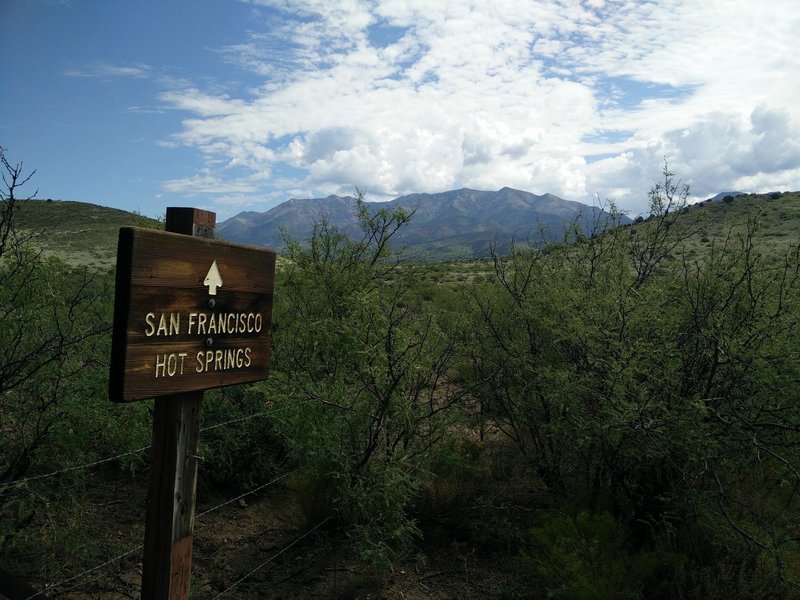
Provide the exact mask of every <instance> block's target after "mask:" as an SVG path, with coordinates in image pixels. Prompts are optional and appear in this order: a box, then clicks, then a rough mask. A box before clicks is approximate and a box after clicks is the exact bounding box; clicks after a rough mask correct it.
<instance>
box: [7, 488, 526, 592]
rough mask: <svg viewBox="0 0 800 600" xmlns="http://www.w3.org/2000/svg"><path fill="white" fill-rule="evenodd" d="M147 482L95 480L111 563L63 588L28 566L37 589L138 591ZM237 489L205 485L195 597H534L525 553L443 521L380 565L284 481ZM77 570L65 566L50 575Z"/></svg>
mask: <svg viewBox="0 0 800 600" xmlns="http://www.w3.org/2000/svg"><path fill="white" fill-rule="evenodd" d="M146 485H147V482H146V477H143V478H141V479H138V480H134V481H130V480H127V481H123V482H119V481H117V482H113V481H111V482H108V483H101V484H98V485H95V486H93V487H92V494H91V497H90V500H89V501H88V502H87V503H86V505H85V507H84V514H83V518H82V519H81V522H82V527H83V528H85V531H86V534H87V536H88V537H91V538H92V539H97V540H100V543H101V545H102V546H103V553H104V554H103V555H104V556H105V557H106V558H105V559H101V561H100V562H103V561H104V560H107V561H110V562H109V564H107V565H103V566H102V567H100V568H97V569H96V570H94V571H92V572H90V573H86V574H83V575H82V576H80V577H79V578H76V579H74V580H72V581H69V582H67V583H65V584H64V585H62V586H61V587H59V588H49V583H48V581H45V580H44V579H42V578H40V577H37V576H36V574H31V573H24V572H20V573H19V574H20V575H22V576H24V577H25V579H26V580H27V581H28V582H29V583H30V584H31V585H32V586H34V587H35V588H36V589H42V588H47V591H46V594H47V597H48V598H64V599H70V600H78V599H81V600H84V599H89V598H91V599H94V600H112V599H114V600H117V599H129V598H139V586H140V582H141V571H142V550H141V548H140V547H139V548H137V546H140V545H141V544H142V542H143V540H144V506H145V497H146ZM235 495H236V493H235V491H231V490H224V489H219V488H209V487H201V489H200V490H199V491H198V499H197V509H196V515H198V517H197V520H196V523H195V532H194V546H193V557H192V583H191V597H192V598H196V599H206V598H209V599H213V598H217V597H222V598H230V599H245V598H247V599H249V598H254V599H255V598H259V599H260V598H264V599H275V600H277V599H287V600H288V599H301V598H303V599H305V598H310V599H313V598H341V599H347V598H353V599H355V598H363V599H395V598H398V599H407V600H416V599H426V600H431V599H436V600H438V599H442V600H444V599H451V598H467V599H471V598H474V599H479V598H497V599H512V598H528V597H534V596H531V595H529V594H528V593H527V588H526V584H525V581H524V578H523V577H521V576H520V574H519V573H518V561H517V560H516V559H509V558H506V557H502V556H486V555H480V554H479V553H478V552H476V551H475V550H474V549H471V548H469V546H468V545H465V544H459V543H457V542H455V541H453V540H443V539H442V537H443V536H442V534H441V531H439V533H437V535H436V536H434V537H438V538H439V540H438V541H436V543H431V542H430V540H428V542H425V541H424V540H423V542H422V543H421V546H420V548H419V553H418V554H417V556H415V557H413V558H412V559H409V560H407V561H403V562H401V563H399V564H396V565H395V566H394V568H393V569H391V570H385V571H381V572H376V571H375V570H373V569H370V568H369V567H367V566H366V565H364V564H362V563H360V562H359V560H358V559H357V556H356V555H355V553H354V551H353V550H352V549H351V548H350V547H349V545H348V541H347V538H346V537H345V536H344V534H343V533H342V532H341V531H340V530H339V529H338V528H337V527H336V524H335V522H334V521H333V520H331V521H329V522H327V523H325V524H323V525H322V526H320V527H318V528H315V525H319V523H316V524H314V523H312V524H309V523H308V522H307V521H306V519H305V518H304V517H303V516H302V515H301V514H300V511H299V510H298V508H297V502H296V500H295V498H294V497H293V492H292V490H291V489H290V488H289V487H288V486H286V485H284V483H283V482H280V483H277V484H275V485H273V486H270V487H268V488H266V489H264V490H263V491H261V492H258V493H256V494H252V495H249V496H247V497H245V498H243V499H242V500H241V501H239V500H235V501H233V502H230V503H227V504H224V506H219V505H220V504H223V503H225V502H226V501H227V500H229V499H230V498H232V497H234V496H235ZM217 507H218V508H217ZM210 509H213V510H210ZM209 510H210V512H207V513H206V514H203V513H205V512H206V511H209ZM132 549H135V550H134V551H133V552H131V553H130V554H128V555H126V556H124V557H122V558H116V557H118V556H120V554H122V553H123V552H126V551H128V550H132ZM115 558H116V559H115ZM111 559H115V560H111ZM98 564H100V563H98ZM73 575H75V573H71V572H67V571H64V572H62V573H61V574H60V577H57V578H53V579H52V580H51V582H50V583H52V582H53V581H61V582H63V581H64V580H65V579H68V578H70V577H72V576H73ZM0 597H2V595H0Z"/></svg>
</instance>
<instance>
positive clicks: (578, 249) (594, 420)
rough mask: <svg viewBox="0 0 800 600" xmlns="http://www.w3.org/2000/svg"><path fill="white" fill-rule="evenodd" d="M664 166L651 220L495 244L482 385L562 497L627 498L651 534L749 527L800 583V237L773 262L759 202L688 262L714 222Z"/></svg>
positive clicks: (642, 536) (609, 503)
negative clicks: (697, 217)
mask: <svg viewBox="0 0 800 600" xmlns="http://www.w3.org/2000/svg"><path fill="white" fill-rule="evenodd" d="M663 176H664V183H663V184H662V185H660V186H655V187H654V188H653V191H652V192H651V204H652V209H653V210H652V214H651V218H650V220H649V221H646V222H644V223H641V224H640V225H638V226H636V227H632V228H615V229H614V228H609V229H606V230H601V231H599V232H598V233H597V234H595V235H593V236H585V237H581V238H578V241H577V242H576V243H575V244H574V245H571V246H562V247H556V246H550V247H547V248H544V249H535V248H529V249H517V250H515V251H514V252H513V254H512V255H510V256H508V257H501V256H495V258H494V264H495V274H496V283H495V285H494V286H493V287H487V288H486V289H485V290H484V291H483V292H482V293H480V294H476V296H475V300H474V302H473V307H472V318H473V321H472V326H471V328H470V329H471V330H472V338H471V339H472V340H473V342H474V343H475V344H476V345H477V347H476V349H475V350H474V351H473V352H472V356H473V357H474V373H475V385H476V389H477V393H478V394H479V396H480V399H481V402H482V404H483V405H484V406H486V407H487V409H488V410H487V413H486V416H487V418H488V419H490V422H491V423H492V424H494V425H495V426H496V427H497V428H499V430H500V431H501V432H503V433H504V434H505V436H507V437H508V438H509V439H510V440H512V441H513V442H514V443H515V445H516V446H517V448H518V449H519V451H520V454H521V456H522V457H524V459H526V461H527V462H528V464H529V465H531V467H532V468H534V469H535V470H536V472H537V473H538V475H539V477H540V479H541V481H542V482H543V483H544V484H545V485H546V487H547V489H548V490H549V493H550V497H551V499H553V500H554V501H556V502H557V501H559V500H558V499H563V498H581V499H583V500H582V502H583V506H584V507H585V508H586V509H588V510H590V511H601V510H608V511H610V512H611V513H612V514H613V515H614V517H615V518H616V519H618V520H619V521H620V522H622V523H624V524H625V525H626V527H627V528H628V530H629V532H630V535H631V538H632V543H634V544H639V545H641V544H654V543H656V542H657V541H658V540H662V539H669V540H672V543H674V544H676V545H678V544H680V543H681V542H685V541H686V540H685V538H682V537H681V536H684V535H686V532H687V531H691V532H693V534H692V535H695V536H699V537H706V538H707V539H709V540H713V541H712V542H709V543H712V544H717V543H719V544H725V543H726V542H723V541H722V540H725V539H726V538H727V537H728V536H730V535H733V536H735V537H738V538H740V539H741V540H743V541H744V542H745V543H746V546H745V547H747V548H749V550H747V551H748V552H751V553H753V555H754V556H761V558H760V559H759V560H761V561H764V560H768V561H770V562H771V564H772V566H773V571H772V573H773V576H774V578H775V579H774V586H776V587H773V588H772V589H773V590H775V589H779V588H780V589H785V588H781V586H782V585H784V584H782V583H780V582H782V581H783V582H786V581H789V580H790V579H792V578H795V579H796V578H797V577H798V555H797V550H796V548H795V547H794V544H795V542H793V541H792V540H793V539H794V538H793V536H794V535H795V534H794V533H793V532H796V531H797V527H798V525H800V523H798V521H797V519H796V515H797V514H798V509H800V497H799V496H798V491H799V490H800V476H799V475H800V470H799V468H800V428H798V425H797V424H798V423H800V408H798V406H797V403H796V402H794V401H793V400H792V399H791V397H792V396H793V394H794V391H793V390H794V389H795V388H796V384H797V382H798V381H800V370H799V369H800V367H798V365H800V355H798V350H797V348H796V345H795V344H793V343H792V340H793V339H795V337H796V336H797V335H798V334H799V333H800V331H798V322H797V319H796V314H797V309H798V307H797V304H798V302H800V280H798V273H799V272H800V259H799V258H798V251H797V249H796V248H795V249H794V250H793V251H792V252H791V253H789V254H788V255H787V256H786V257H785V260H784V261H783V262H782V263H781V264H778V265H775V264H774V262H768V261H766V260H765V258H764V257H763V256H762V255H761V253H760V251H759V248H758V246H757V244H756V241H755V236H754V232H755V230H756V228H757V218H756V216H754V218H752V219H751V220H750V221H749V222H748V223H745V224H743V226H741V227H737V228H734V229H732V230H731V233H730V234H729V236H728V238H727V239H726V240H721V241H719V242H718V243H715V244H714V245H713V247H712V249H711V252H710V254H708V255H707V256H705V257H703V259H702V260H697V261H695V262H692V261H690V260H689V259H684V260H683V261H681V260H671V259H670V256H671V255H672V254H673V253H676V252H677V251H678V250H679V249H680V248H681V245H682V243H683V241H684V240H685V239H686V238H687V236H688V235H689V233H691V232H692V231H693V230H694V229H695V228H696V227H697V223H696V222H695V221H692V220H688V221H687V220H685V219H682V218H680V217H678V213H679V212H680V211H678V210H676V209H677V208H680V207H681V206H682V202H683V201H684V200H685V198H686V195H687V194H688V189H686V188H683V191H680V192H679V187H678V185H677V184H675V183H674V180H673V175H672V173H671V172H670V171H669V169H668V168H667V167H666V166H665V168H664V171H663ZM681 216H685V215H681ZM681 532H683V533H681ZM691 558H692V559H693V560H695V561H700V562H701V563H702V562H703V561H708V560H709V558H708V555H707V554H704V553H703V552H698V553H697V554H696V555H694V556H693V557H691ZM704 564H705V563H704Z"/></svg>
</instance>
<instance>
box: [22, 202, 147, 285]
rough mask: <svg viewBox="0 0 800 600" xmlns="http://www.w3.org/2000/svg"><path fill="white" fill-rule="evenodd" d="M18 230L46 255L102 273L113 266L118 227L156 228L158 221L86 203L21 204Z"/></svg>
mask: <svg viewBox="0 0 800 600" xmlns="http://www.w3.org/2000/svg"><path fill="white" fill-rule="evenodd" d="M18 209H19V210H18V212H17V215H16V219H17V227H18V230H19V232H20V233H21V234H23V235H30V236H32V238H31V242H32V244H33V245H34V246H35V247H38V248H41V249H42V250H43V251H44V253H45V254H48V255H55V256H58V257H59V258H61V259H62V260H64V261H65V262H67V263H68V264H72V265H86V266H89V267H90V268H93V269H98V270H104V269H108V268H111V267H113V266H114V264H115V262H116V256H117V237H118V234H119V228H120V227H131V226H136V227H157V226H158V225H159V223H158V221H156V220H155V219H150V218H148V217H144V216H141V215H137V214H135V213H131V212H127V211H124V210H118V209H115V208H107V207H105V206H98V205H96V204H88V203H86V202H70V201H56V200H52V201H51V200H24V201H20V202H19V204H18Z"/></svg>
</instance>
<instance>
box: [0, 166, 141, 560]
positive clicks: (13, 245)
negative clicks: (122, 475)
mask: <svg viewBox="0 0 800 600" xmlns="http://www.w3.org/2000/svg"><path fill="white" fill-rule="evenodd" d="M0 157H2V166H3V169H4V173H3V181H4V183H5V184H6V189H5V190H3V193H2V199H1V203H0V216H1V217H2V218H0V348H2V349H3V350H2V353H0V430H2V432H3V435H2V437H0V508H2V510H0V514H2V518H0V551H2V552H3V553H5V552H8V551H10V550H11V549H13V548H15V547H20V546H22V545H24V544H25V543H26V542H25V540H26V539H27V538H28V537H31V536H34V537H35V536H40V535H41V532H42V531H49V532H50V533H55V532H56V531H60V527H61V523H62V521H65V520H67V521H68V520H69V515H71V514H74V513H73V510H77V498H78V497H79V496H80V493H81V491H82V489H83V485H84V483H85V480H86V478H87V472H86V471H83V470H81V469H75V468H74V467H75V466H79V465H84V464H87V463H92V462H94V461H97V460H98V459H101V458H106V457H108V456H111V455H114V454H121V453H127V452H130V451H132V450H135V449H139V448H142V447H143V446H146V445H147V444H148V443H149V430H150V426H149V423H148V418H147V413H146V409H145V407H144V406H139V407H121V406H116V405H113V404H111V403H110V402H109V401H108V399H107V393H106V389H107V377H108V375H107V364H108V355H109V352H110V337H109V332H110V328H111V313H112V306H111V298H113V293H111V290H110V286H111V279H110V278H109V277H104V276H103V275H100V274H96V273H95V274H93V273H90V272H89V271H88V270H87V269H73V268H70V267H68V266H67V265H65V264H64V263H62V262H61V261H59V260H57V259H56V258H53V257H47V256H45V255H43V254H42V253H40V252H39V251H37V250H35V249H34V248H33V247H32V245H31V243H30V242H31V236H30V235H28V234H24V233H21V232H20V231H19V230H18V228H17V226H16V216H17V206H18V205H17V202H18V201H19V200H18V198H17V197H16V193H17V192H18V191H19V188H20V187H21V186H22V185H24V184H25V183H26V182H27V180H28V179H29V177H30V176H27V177H26V176H25V175H24V173H23V171H22V165H21V164H11V163H10V162H9V161H8V160H7V159H6V157H5V154H4V153H2V152H0ZM140 460H141V456H140V455H138V454H131V455H130V456H129V457H127V458H126V459H125V460H123V461H121V463H120V464H121V465H122V466H123V467H126V468H130V469H134V470H135V469H136V467H137V463H138V461H140ZM61 471H63V472H62V473H60V474H59V475H57V476H52V477H50V476H48V474H49V473H53V472H61ZM32 524H36V526H37V528H39V531H35V530H34V528H32V527H31V525H32ZM79 530H80V528H79V527H77V526H76V527H75V528H73V531H76V532H78V531H79ZM51 539H54V540H57V541H56V545H58V544H62V543H63V544H67V543H68V539H67V538H66V537H61V536H59V535H52V536H51ZM34 543H38V545H39V546H40V548H39V549H40V551H44V548H43V547H41V540H39V541H38V542H34Z"/></svg>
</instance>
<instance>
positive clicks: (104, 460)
mask: <svg viewBox="0 0 800 600" xmlns="http://www.w3.org/2000/svg"><path fill="white" fill-rule="evenodd" d="M150 448H151V446H144V447H142V448H139V449H137V450H131V451H130V452H125V453H123V454H117V455H116V456H109V457H107V458H101V459H100V460H96V461H94V462H90V463H86V464H83V465H76V466H73V467H66V468H64V469H59V470H58V471H53V472H52V473H44V474H42V475H32V476H31V477H25V478H23V479H16V480H14V481H6V482H4V483H0V490H2V489H5V488H7V487H12V486H17V485H22V484H23V483H28V482H29V481H36V480H37V479H46V478H47V477H54V476H56V475H62V474H64V473H69V472H71V471H79V470H81V469H90V468H92V467H96V466H97V465H102V464H103V463H107V462H111V461H112V460H118V459H120V458H125V457H126V456H133V455H134V454H139V453H140V452H144V451H145V450H149V449H150Z"/></svg>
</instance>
